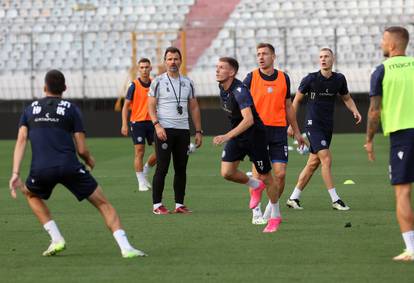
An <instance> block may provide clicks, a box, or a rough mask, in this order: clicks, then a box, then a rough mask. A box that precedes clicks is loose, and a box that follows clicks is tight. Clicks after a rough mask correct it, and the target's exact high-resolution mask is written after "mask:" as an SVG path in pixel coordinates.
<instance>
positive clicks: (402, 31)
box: [385, 26, 410, 49]
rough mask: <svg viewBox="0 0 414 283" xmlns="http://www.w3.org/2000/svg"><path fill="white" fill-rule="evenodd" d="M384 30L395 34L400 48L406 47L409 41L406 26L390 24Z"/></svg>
mask: <svg viewBox="0 0 414 283" xmlns="http://www.w3.org/2000/svg"><path fill="white" fill-rule="evenodd" d="M385 31H386V32H389V33H391V34H393V35H394V36H396V37H397V38H398V41H399V42H400V44H401V47H402V48H404V49H406V48H407V45H408V42H409V41H410V34H409V33H408V30H407V29H406V28H404V27H400V26H392V27H389V28H386V29H385Z"/></svg>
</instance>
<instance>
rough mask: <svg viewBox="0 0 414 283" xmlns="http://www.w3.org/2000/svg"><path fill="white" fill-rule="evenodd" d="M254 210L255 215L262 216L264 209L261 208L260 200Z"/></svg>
mask: <svg viewBox="0 0 414 283" xmlns="http://www.w3.org/2000/svg"><path fill="white" fill-rule="evenodd" d="M252 212H253V217H259V216H262V209H261V208H260V202H259V204H258V205H257V206H256V207H255V208H253V209H252Z"/></svg>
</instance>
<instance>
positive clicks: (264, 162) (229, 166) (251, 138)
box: [213, 57, 282, 233]
mask: <svg viewBox="0 0 414 283" xmlns="http://www.w3.org/2000/svg"><path fill="white" fill-rule="evenodd" d="M238 69H239V63H238V62H237V61H236V60H235V59H234V58H230V57H222V58H220V59H219V62H218V63H217V69H216V78H217V81H218V82H219V83H220V98H221V101H222V108H223V110H224V111H225V112H227V115H228V117H229V119H230V122H231V128H232V130H230V131H229V132H227V133H226V134H224V135H219V136H216V137H214V139H213V143H214V144H215V145H221V144H223V143H225V144H226V145H225V146H224V150H223V153H222V161H221V175H222V176H223V177H224V178H225V179H226V180H229V181H233V182H236V183H240V184H245V185H247V186H248V187H250V188H252V194H251V199H250V205H249V206H250V208H251V209H252V208H254V207H256V206H257V205H258V203H259V202H260V198H261V193H262V191H263V190H264V189H265V188H267V195H268V197H269V199H270V203H271V213H270V214H271V215H270V218H269V221H268V223H267V226H266V228H265V229H264V230H263V232H264V233H271V232H276V231H277V229H278V228H279V225H280V223H281V222H282V218H281V217H280V211H279V195H278V191H277V187H276V183H275V182H274V180H273V178H272V174H271V170H272V165H271V163H270V160H269V152H268V150H267V140H266V129H265V127H264V125H263V122H262V120H260V117H259V115H258V114H257V112H256V108H255V107H254V103H253V99H252V96H251V95H250V91H249V89H248V88H247V87H246V86H245V85H244V84H243V83H242V82H241V81H239V80H238V79H236V78H235V77H236V74H237V71H238ZM246 155H248V156H249V158H250V160H251V162H253V164H254V166H255V168H256V170H257V173H258V178H259V179H256V178H252V177H250V178H249V177H247V175H246V174H245V173H243V172H241V171H240V170H238V166H239V164H240V161H241V160H243V159H244V157H245V156H246Z"/></svg>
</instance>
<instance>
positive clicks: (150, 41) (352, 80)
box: [0, 0, 414, 100]
mask: <svg viewBox="0 0 414 283" xmlns="http://www.w3.org/2000/svg"><path fill="white" fill-rule="evenodd" d="M0 22H1V25H0V90H1V96H0V99H2V100H5V99H6V100H11V99H30V98H32V97H38V96H39V95H40V93H39V94H37V92H36V90H38V87H39V86H41V85H42V79H43V74H44V72H45V71H46V70H48V69H50V68H59V69H62V70H63V71H64V72H65V73H66V74H67V76H68V80H69V82H70V83H69V86H70V88H69V90H68V95H70V96H71V97H74V98H82V97H99V98H111V97H116V96H118V94H119V90H120V89H122V87H123V85H124V84H125V80H126V78H127V77H128V75H127V73H128V69H129V67H130V65H131V52H132V50H131V49H132V48H131V39H130V37H131V33H130V32H131V31H135V32H137V37H138V56H146V57H149V58H150V59H151V60H152V61H153V63H154V64H157V63H159V61H158V60H159V54H160V50H162V49H164V48H165V47H167V46H168V45H170V44H171V43H173V42H175V44H176V45H177V39H178V37H177V36H178V31H179V30H180V29H184V30H186V31H187V33H188V34H187V46H188V48H187V49H188V61H187V62H188V68H189V70H191V72H190V76H191V77H192V78H193V79H194V81H195V82H196V86H197V87H198V93H199V95H217V84H216V82H215V77H214V66H215V63H216V62H217V58H218V57H220V56H224V55H226V56H235V57H236V58H237V59H238V60H239V62H240V63H241V71H240V77H243V76H244V74H245V73H246V72H247V70H250V69H252V68H254V67H255V56H254V50H255V45H256V44H257V43H258V42H260V41H266V42H270V43H272V44H274V45H275V47H276V51H277V56H278V59H277V62H278V64H279V67H280V68H282V69H284V70H287V71H288V72H289V74H290V77H291V79H292V85H293V87H292V90H295V89H296V86H297V84H298V82H299V80H300V78H301V77H303V76H304V75H305V74H306V73H307V72H310V71H313V70H315V69H317V53H318V50H319V48H320V47H323V46H329V47H331V48H333V49H334V50H335V51H336V53H337V65H336V68H337V69H338V70H339V71H341V72H344V73H345V74H346V75H347V77H348V79H349V85H350V90H351V91H352V92H367V91H368V87H369V84H368V79H369V73H370V71H371V69H372V68H373V67H374V66H375V65H377V64H379V63H380V62H381V61H382V56H381V52H380V51H379V48H378V45H379V42H380V38H381V34H382V30H383V28H384V27H385V26H389V25H391V24H399V25H404V26H406V27H407V28H408V29H409V31H410V32H414V25H413V23H414V5H413V3H412V0H392V1H391V0H359V1H356V0H349V1H340V0H296V1H282V0H260V1H259V0H231V1H217V0H212V1H207V0H198V1H195V0H102V1H98V0H90V1H81V0H78V1H76V0H30V1H24V0H14V1H11V0H4V1H2V2H1V6H0ZM159 32H164V34H162V35H161V36H160V35H159ZM413 46H414V45H413V41H411V45H410V47H409V48H408V50H409V52H412V50H413V48H412V47H413Z"/></svg>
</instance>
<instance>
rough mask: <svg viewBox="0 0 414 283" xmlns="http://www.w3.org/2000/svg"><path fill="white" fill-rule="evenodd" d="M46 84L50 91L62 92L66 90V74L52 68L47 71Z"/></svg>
mask: <svg viewBox="0 0 414 283" xmlns="http://www.w3.org/2000/svg"><path fill="white" fill-rule="evenodd" d="M45 85H46V87H47V90H48V92H50V93H52V94H62V92H64V91H65V90H66V84H65V76H64V75H63V73H62V72H61V71H59V70H50V71H49V72H47V73H46V76H45Z"/></svg>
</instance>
